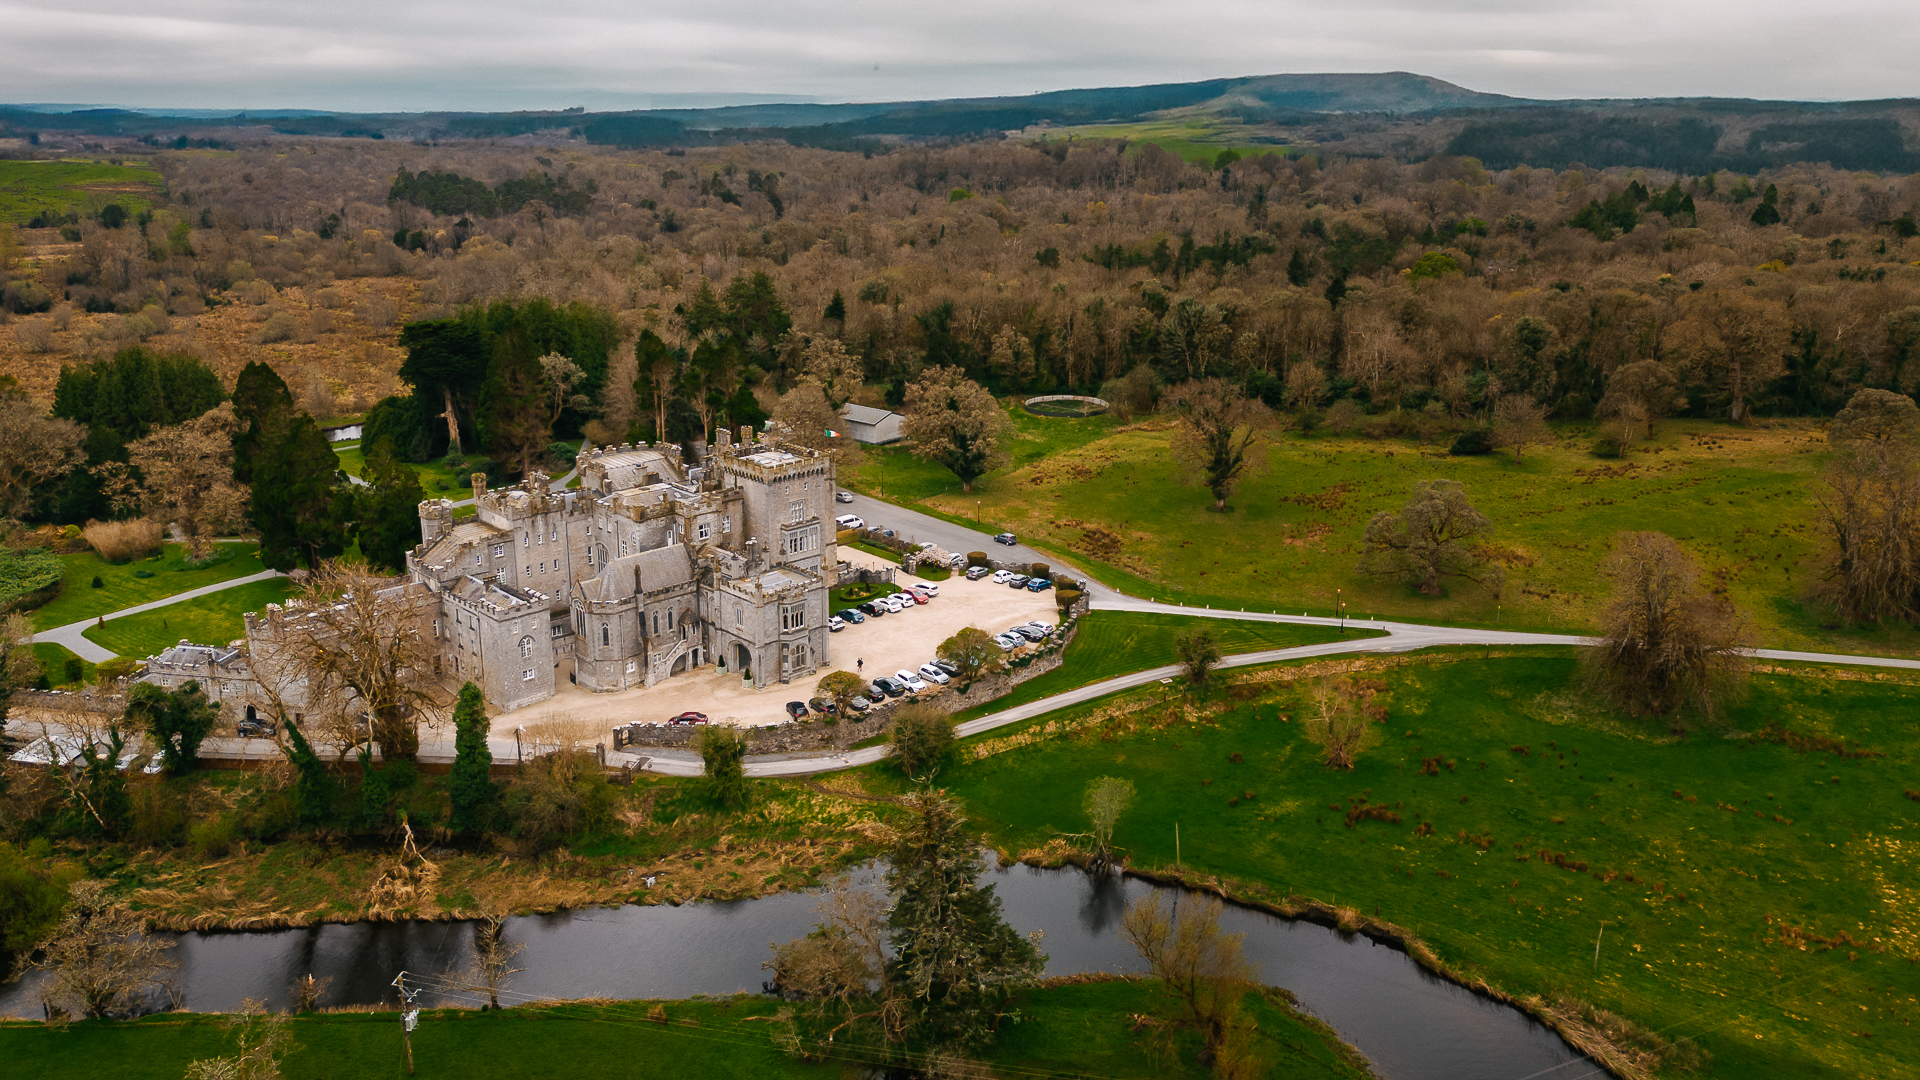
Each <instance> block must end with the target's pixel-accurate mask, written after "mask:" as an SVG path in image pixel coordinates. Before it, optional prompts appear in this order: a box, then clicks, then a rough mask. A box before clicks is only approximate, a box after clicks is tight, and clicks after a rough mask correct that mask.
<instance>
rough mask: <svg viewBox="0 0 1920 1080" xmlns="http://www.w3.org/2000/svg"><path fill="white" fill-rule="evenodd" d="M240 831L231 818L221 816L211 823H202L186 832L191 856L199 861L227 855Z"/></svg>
mask: <svg viewBox="0 0 1920 1080" xmlns="http://www.w3.org/2000/svg"><path fill="white" fill-rule="evenodd" d="M239 834H240V830H239V829H238V828H237V827H235V825H234V822H233V819H232V818H231V817H226V816H222V817H219V818H217V819H215V820H213V821H202V822H200V823H198V824H196V825H194V826H192V827H191V828H189V829H188V830H187V842H188V843H190V844H192V845H193V854H194V857H195V858H199V859H217V858H219V857H220V856H222V855H225V854H226V853H227V849H228V848H231V847H232V846H233V844H234V841H235V840H238V839H239Z"/></svg>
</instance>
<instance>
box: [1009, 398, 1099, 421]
mask: <svg viewBox="0 0 1920 1080" xmlns="http://www.w3.org/2000/svg"><path fill="white" fill-rule="evenodd" d="M1021 405H1022V406H1023V407H1024V408H1025V409H1026V410H1027V411H1028V412H1030V413H1032V414H1033V415H1035V416H1050V417H1056V418H1059V417H1066V418H1070V419H1079V418H1081V417H1087V416H1099V415H1100V414H1101V413H1103V412H1106V411H1107V410H1108V409H1110V408H1112V407H1113V406H1111V405H1110V404H1108V403H1107V401H1106V399H1105V398H1097V397H1088V396H1087V395H1085V394H1043V395H1041V396H1040V397H1030V398H1028V399H1027V400H1025V401H1023V402H1021Z"/></svg>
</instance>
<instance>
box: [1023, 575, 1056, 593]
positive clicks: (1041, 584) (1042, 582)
mask: <svg viewBox="0 0 1920 1080" xmlns="http://www.w3.org/2000/svg"><path fill="white" fill-rule="evenodd" d="M1051 588H1053V582H1051V581H1048V580H1047V579H1046V578H1043V577H1037V578H1028V579H1027V591H1028V592H1040V591H1042V590H1045V589H1051Z"/></svg>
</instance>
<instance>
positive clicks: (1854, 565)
mask: <svg viewBox="0 0 1920 1080" xmlns="http://www.w3.org/2000/svg"><path fill="white" fill-rule="evenodd" d="M1827 438H1828V440H1829V441H1830V442H1831V443H1832V444H1833V447H1834V450H1835V454H1834V457H1833V460H1832V461H1831V462H1829V463H1828V465H1827V468H1826V470H1825V472H1824V473H1823V475H1822V479H1823V480H1824V481H1825V482H1826V490H1825V491H1824V492H1822V493H1821V494H1820V495H1819V496H1818V500H1819V504H1820V509H1821V511H1822V514H1823V516H1824V517H1825V519H1826V520H1825V525H1826V529H1827V533H1828V536H1829V537H1830V538H1831V541H1832V543H1831V546H1830V547H1829V548H1828V552H1827V566H1826V573H1825V576H1824V579H1823V580H1822V581H1821V583H1820V584H1819V585H1818V586H1817V587H1816V588H1815V590H1814V591H1815V594H1816V595H1817V596H1819V597H1820V598H1821V599H1823V600H1825V601H1826V602H1828V603H1830V604H1832V605H1833V606H1834V607H1835V608H1836V609H1837V610H1838V611H1839V612H1840V614H1841V615H1842V616H1844V617H1846V618H1848V619H1860V620H1865V621H1869V622H1881V621H1884V620H1888V619H1904V620H1908V621H1914V620H1916V619H1920V408H1915V406H1914V403H1913V399H1912V398H1909V397H1907V396H1906V395H1905V394H1895V393H1893V392H1891V391H1887V390H1862V391H1860V392H1859V393H1856V394H1855V395H1854V396H1853V399H1852V400H1851V401H1849V402H1848V403H1847V407H1846V408H1844V409H1842V410H1840V413H1839V415H1837V416H1835V417H1834V420H1833V426H1832V427H1831V428H1829V429H1828V432H1827Z"/></svg>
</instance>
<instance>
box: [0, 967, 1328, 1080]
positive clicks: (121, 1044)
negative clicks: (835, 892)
mask: <svg viewBox="0 0 1920 1080" xmlns="http://www.w3.org/2000/svg"><path fill="white" fill-rule="evenodd" d="M656 1004H658V1005H659V1006H660V1008H661V1009H662V1010H663V1013H664V1015H665V1017H666V1023H664V1024H661V1023H654V1022H650V1021H649V1020H648V1014H649V1011H650V1010H651V1009H652V1008H653V1007H654V1006H655V1005H656ZM779 1007H780V1005H779V1003H778V1002H777V1001H775V1000H773V999H771V998H764V997H732V998H713V999H694V1000H691V1001H669V1002H659V1003H655V1002H643V1001H625V1002H613V1003H604V1002H602V1003H594V1004H581V1005H541V1006H533V1007H527V1008H517V1009H507V1010H504V1011H500V1012H478V1011H473V1010H465V1009H461V1010H435V1011H428V1012H425V1013H423V1014H422V1015H421V1017H420V1024H419V1027H418V1028H417V1029H416V1030H415V1031H414V1033H413V1039H412V1041H413V1057H414V1063H415V1068H416V1073H415V1075H417V1076H421V1077H467V1076H484V1077H501V1078H527V1080H531V1078H539V1077H554V1078H567V1080H571V1078H575V1077H580V1076H618V1077H635V1078H642V1077H661V1078H680V1077H702V1078H706V1077H739V1078H742V1080H762V1078H766V1077H815V1078H821V1080H829V1078H832V1080H838V1078H847V1080H853V1078H857V1077H861V1076H866V1075H872V1074H871V1073H869V1072H868V1071H867V1066H868V1064H869V1061H870V1059H869V1057H868V1055H867V1054H865V1053H862V1052H861V1051H860V1050H858V1049H857V1048H847V1049H844V1050H843V1051H842V1052H841V1054H840V1055H839V1056H838V1057H837V1058H836V1059H835V1060H831V1061H828V1062H825V1063H822V1064H808V1063H804V1062H800V1061H797V1060H795V1059H793V1058H790V1057H788V1056H786V1055H785V1054H783V1053H781V1052H780V1051H778V1050H777V1049H775V1047H774V1045H773V1042H772V1039H771V1038H770V1036H769V1030H770V1028H771V1025H769V1024H767V1023H766V1022H765V1021H766V1020H767V1018H768V1017H770V1016H771V1015H772V1014H773V1013H774V1012H775V1011H776V1010H777V1009H778V1008H779ZM1248 1007H1249V1009H1250V1010H1251V1011H1252V1012H1253V1014H1254V1016H1255V1018H1256V1019H1257V1020H1258V1022H1259V1024H1260V1039H1261V1042H1262V1044H1263V1045H1264V1048H1265V1049H1266V1051H1267V1055H1268V1059H1269V1060H1270V1061H1271V1062H1272V1063H1273V1065H1274V1068H1273V1069H1272V1070H1271V1072H1270V1074H1269V1075H1272V1076H1276V1077H1288V1078H1299V1080H1321V1078H1327V1080H1335V1078H1342V1080H1344V1078H1352V1080H1359V1078H1360V1077H1362V1076H1364V1075H1365V1074H1364V1073H1362V1072H1360V1071H1359V1070H1357V1069H1355V1068H1353V1067H1352V1066H1351V1065H1348V1064H1347V1063H1346V1062H1345V1060H1344V1059H1343V1057H1342V1055H1341V1054H1340V1053H1339V1052H1338V1051H1336V1050H1335V1049H1333V1048H1332V1047H1330V1046H1329V1045H1328V1040H1327V1038H1326V1037H1325V1035H1324V1034H1323V1032H1322V1030H1321V1029H1320V1028H1319V1026H1318V1025H1316V1024H1314V1023H1313V1022H1312V1021H1310V1020H1304V1019H1303V1018H1301V1017H1300V1016H1299V1015H1298V1014H1297V1013H1294V1012H1293V1011H1292V1010H1290V1009H1288V1008H1285V1007H1284V1006H1282V1007H1275V1006H1274V1005H1273V1004H1271V1003H1269V1002H1266V1001H1262V1000H1260V999H1258V998H1255V997H1251V996H1250V997H1249V998H1248ZM1017 1008H1018V1009H1019V1011H1020V1013H1021V1015H1022V1022H1021V1023H1018V1024H1013V1025H1008V1026H1006V1027H1005V1028H1004V1029H1003V1034H1002V1036H1001V1037H1000V1039H999V1040H998V1042H997V1044H996V1045H995V1046H993V1047H992V1048H991V1049H990V1051H988V1052H987V1053H985V1054H983V1055H982V1056H983V1057H984V1058H985V1059H986V1060H987V1061H988V1062H989V1063H991V1064H994V1065H998V1066H1001V1067H1003V1068H1010V1069H1013V1070H1015V1071H1014V1073H1012V1074H1011V1075H1033V1074H1034V1073H1033V1072H1032V1070H1045V1071H1043V1072H1040V1073H1038V1075H1049V1074H1053V1073H1057V1074H1059V1075H1076V1076H1088V1075H1091V1076H1113V1077H1147V1076H1164V1077H1175V1078H1184V1077H1194V1078H1198V1077H1203V1076H1207V1075H1210V1073H1209V1072H1208V1071H1207V1070H1203V1069H1200V1068H1198V1067H1197V1066H1195V1065H1193V1064H1192V1060H1193V1056H1194V1052H1195V1051H1196V1050H1197V1046H1198V1044H1197V1042H1196V1041H1195V1040H1194V1038H1193V1037H1192V1036H1191V1035H1190V1034H1183V1035H1182V1036H1181V1039H1180V1041H1179V1043H1178V1045H1177V1051H1176V1054H1175V1055H1171V1057H1172V1060H1170V1059H1169V1056H1163V1055H1158V1054H1154V1053H1151V1052H1150V1051H1149V1050H1148V1048H1147V1039H1148V1036H1146V1035H1135V1034H1134V1033H1133V1032H1132V1030H1131V1028H1132V1021H1131V1017H1132V1016H1133V1015H1135V1014H1142V1015H1148V1016H1168V1015H1171V1014H1170V1012H1169V1011H1168V1006H1167V1003H1166V999H1165V998H1164V997H1163V996H1161V995H1160V994H1159V993H1157V988H1156V987H1155V986H1154V985H1153V984H1151V983H1138V982H1124V981H1114V982H1103V983H1090V984H1082V985H1068V986H1055V987H1047V988H1042V989H1036V990H1031V991H1028V992H1026V993H1024V994H1022V995H1020V998H1019V1000H1018V1002H1017ZM219 1021H220V1018H219V1017H211V1016H200V1015H189V1014H168V1015H162V1016H154V1017H149V1018H147V1019H145V1020H141V1021H138V1022H133V1023H108V1022H101V1021H89V1022H87V1023H83V1024H78V1025H74V1026H73V1027H70V1028H67V1029H65V1030H55V1029H51V1028H47V1027H45V1026H43V1025H40V1024H26V1023H18V1022H8V1023H0V1060H6V1061H11V1062H14V1063H15V1064H14V1066H11V1067H10V1069H9V1075H10V1076H16V1077H20V1078H21V1080H29V1078H31V1080H62V1078H67V1077H76V1078H77V1077H88V1078H91V1077H98V1076H104V1075H112V1076H115V1077H122V1078H125V1080H145V1078H154V1080H159V1078H163V1077H164V1078H167V1080H176V1078H178V1077H179V1076H181V1075H183V1074H184V1073H185V1072H186V1067H187V1064H188V1063H189V1062H191V1061H193V1060H195V1059H196V1058H206V1057H212V1056H215V1055H219V1054H227V1053H232V1052H233V1051H232V1048H231V1039H230V1037H229V1036H228V1034H227V1033H226V1032H225V1031H224V1030H223V1029H222V1028H221V1027H220V1026H219ZM399 1027H400V1024H399V1017H398V1016H397V1015H396V1014H394V1013H322V1014H317V1015H305V1016H300V1017H297V1018H295V1020H294V1021H293V1024H292V1028H291V1030H292V1033H293V1037H294V1040H295V1042H297V1043H298V1045H299V1048H298V1049H297V1050H295V1051H294V1052H293V1053H292V1054H290V1055H289V1056H288V1057H287V1058H286V1060H285V1062H284V1064H283V1074H284V1075H285V1076H286V1077H288V1078H289V1080H303V1078H309V1077H311V1078H315V1080H319V1078H334V1077H372V1076H396V1077H399V1076H405V1075H406V1066H405V1059H404V1057H403V1056H402V1048H401V1043H400V1032H399ZM22 1064H24V1065H25V1068H26V1071H25V1072H19V1071H13V1070H15V1069H18V1068H19V1067H20V1066H21V1065H22Z"/></svg>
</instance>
